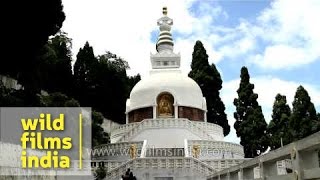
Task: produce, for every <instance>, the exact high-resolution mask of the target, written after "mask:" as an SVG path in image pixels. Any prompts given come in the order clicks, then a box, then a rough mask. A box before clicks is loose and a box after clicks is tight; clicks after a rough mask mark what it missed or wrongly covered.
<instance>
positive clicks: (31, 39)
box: [0, 0, 65, 99]
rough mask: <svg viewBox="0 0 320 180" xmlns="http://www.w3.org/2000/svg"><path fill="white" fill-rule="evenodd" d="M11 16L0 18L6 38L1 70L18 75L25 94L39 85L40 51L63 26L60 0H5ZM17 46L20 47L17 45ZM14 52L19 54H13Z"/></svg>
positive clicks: (2, 72)
mask: <svg viewBox="0 0 320 180" xmlns="http://www.w3.org/2000/svg"><path fill="white" fill-rule="evenodd" d="M5 8H6V10H7V12H10V14H8V15H9V16H10V18H6V19H7V20H5V21H3V22H4V24H3V27H6V28H4V31H5V32H4V34H5V35H6V36H7V37H10V38H5V42H4V44H6V46H4V47H5V49H3V51H2V52H3V56H4V57H6V58H4V59H3V60H2V62H3V63H2V64H1V66H0V74H5V75H10V76H11V77H13V78H15V79H18V81H19V83H20V84H22V85H23V86H24V88H25V90H26V91H28V93H29V95H28V97H29V98H30V99H34V98H35V97H32V96H34V95H35V92H38V91H39V90H40V89H39V82H40V81H39V78H40V77H39V58H38V56H39V52H40V49H41V48H42V47H43V46H44V45H45V43H46V42H47V40H48V37H49V36H50V35H54V34H55V33H57V32H58V30H59V29H60V28H61V27H62V23H63V21H64V20H65V15H64V12H63V7H62V3H61V0H48V1H19V2H17V1H8V2H7V4H6V6H5ZM17 47H21V48H18V49H17ZM17 52H19V54H20V55H21V56H16V54H17Z"/></svg>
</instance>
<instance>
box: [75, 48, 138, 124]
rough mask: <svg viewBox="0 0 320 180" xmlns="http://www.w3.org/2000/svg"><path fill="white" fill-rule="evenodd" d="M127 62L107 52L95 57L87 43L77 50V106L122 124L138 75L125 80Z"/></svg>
mask: <svg viewBox="0 0 320 180" xmlns="http://www.w3.org/2000/svg"><path fill="white" fill-rule="evenodd" d="M128 68H129V65H128V62H127V61H125V60H123V59H122V58H120V57H118V56H117V55H115V54H112V53H111V52H109V51H107V52H106V53H105V54H102V55H99V56H98V57H95V56H94V54H93V48H92V47H91V46H90V45H89V43H88V42H87V43H86V44H85V46H84V47H83V48H81V49H80V51H79V53H78V55H77V60H76V63H75V66H74V77H75V78H74V79H75V80H76V92H77V96H76V97H77V98H78V99H79V100H80V103H81V105H83V106H91V107H93V108H94V109H95V110H97V111H99V112H101V113H102V114H103V116H104V117H106V118H108V119H112V120H113V121H115V122H118V123H124V122H125V114H124V112H125V107H126V100H127V98H128V97H129V93H130V91H131V89H132V88H133V86H134V85H135V84H136V83H137V82H138V81H139V80H140V75H137V76H133V77H128V76H127V74H126V70H127V69H128Z"/></svg>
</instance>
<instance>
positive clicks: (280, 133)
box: [267, 94, 291, 149]
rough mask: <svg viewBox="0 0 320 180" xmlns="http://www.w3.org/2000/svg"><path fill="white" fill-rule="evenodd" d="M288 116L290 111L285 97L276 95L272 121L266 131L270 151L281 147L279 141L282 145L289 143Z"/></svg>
mask: <svg viewBox="0 0 320 180" xmlns="http://www.w3.org/2000/svg"><path fill="white" fill-rule="evenodd" d="M290 116H291V110H290V107H289V105H288V104H287V99H286V96H283V95H281V94H277V96H276V98H275V101H274V104H273V110H272V119H271V121H270V123H269V125H268V130H267V132H268V136H269V143H270V148H271V149H277V148H279V147H281V141H282V143H283V144H284V145H285V144H288V143H289V142H290V139H288V138H289V137H288V133H289V129H288V127H289V118H290Z"/></svg>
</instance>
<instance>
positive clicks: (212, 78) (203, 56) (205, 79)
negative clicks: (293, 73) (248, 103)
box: [189, 41, 230, 136]
mask: <svg viewBox="0 0 320 180" xmlns="http://www.w3.org/2000/svg"><path fill="white" fill-rule="evenodd" d="M189 77H191V78H192V79H193V80H195V81H196V82H197V83H198V84H199V86H200V88H201V90H202V93H203V95H204V97H205V98H206V101H207V110H208V112H207V121H208V122H211V123H215V124H218V125H220V126H222V128H223V133H224V135H225V136H226V135H228V134H229V132H230V126H229V124H228V119H227V115H226V113H225V112H224V111H225V105H224V104H223V102H222V100H221V98H220V92H219V91H220V90H221V88H222V80H221V76H220V73H219V71H218V70H217V68H216V66H215V65H214V64H211V65H209V61H208V55H207V52H206V50H205V48H204V47H203V44H202V42H201V41H197V42H196V44H195V46H194V50H193V53H192V63H191V71H190V73H189Z"/></svg>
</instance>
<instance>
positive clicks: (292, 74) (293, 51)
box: [62, 0, 320, 143]
mask: <svg viewBox="0 0 320 180" xmlns="http://www.w3.org/2000/svg"><path fill="white" fill-rule="evenodd" d="M62 3H63V5H64V12H65V14H66V20H65V21H64V23H63V27H62V30H63V31H65V32H66V33H68V37H70V38H72V42H73V45H72V52H73V58H74V59H75V56H76V54H77V53H78V51H79V48H81V47H83V46H84V44H85V42H86V41H88V42H89V44H90V45H91V46H93V49H94V53H95V55H101V54H103V53H104V52H106V51H111V52H112V53H115V54H117V55H118V56H120V57H122V58H123V59H125V60H126V61H128V63H129V65H130V70H128V74H129V75H135V74H137V73H139V74H141V75H142V78H145V77H147V76H148V72H149V70H150V68H151V63H150V53H155V52H156V50H155V43H156V41H157V38H158V33H159V30H158V26H157V23H156V22H157V19H159V18H160V17H161V16H162V7H163V6H166V7H167V8H168V16H169V17H170V18H172V19H173V27H172V34H173V39H174V43H175V45H174V51H175V52H177V53H178V52H180V53H181V70H182V71H183V73H185V74H187V73H188V72H189V71H190V64H191V58H192V52H193V46H194V44H195V42H196V41H197V40H200V41H202V43H203V44H204V47H205V48H206V50H207V54H208V55H209V62H210V63H215V65H216V66H217V68H218V70H219V72H220V74H221V76H222V80H223V87H222V90H221V91H220V93H221V94H220V95H221V98H222V100H223V102H224V104H225V106H226V113H227V115H228V122H229V125H230V126H231V127H232V128H231V132H230V134H229V135H228V136H226V138H225V140H226V141H230V142H235V143H239V142H240V139H239V138H237V137H236V133H235V130H234V128H233V124H234V122H235V120H234V118H233V112H234V111H235V107H234V105H233V100H234V98H235V97H237V93H236V91H237V89H238V87H239V82H240V77H239V76H240V69H241V67H242V66H246V67H248V70H249V73H250V76H251V82H252V83H253V84H254V85H255V89H254V92H255V93H257V94H258V102H259V104H260V105H261V106H262V109H263V113H264V116H265V119H266V121H267V123H268V122H269V121H270V119H271V113H272V105H273V102H274V99H275V96H276V94H277V93H280V94H282V95H286V96H287V101H288V104H289V105H290V107H292V101H293V98H294V94H295V91H296V89H297V87H298V86H299V85H303V86H304V87H305V89H306V90H307V91H308V93H309V95H310V97H311V101H312V102H313V103H314V105H315V107H316V109H317V111H318V112H320V83H319V78H320V23H318V18H319V17H320V1H319V0H306V1H301V0H278V1H269V0H175V1H172V0H152V1H150V0H135V1H129V0H77V1H73V0H62Z"/></svg>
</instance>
